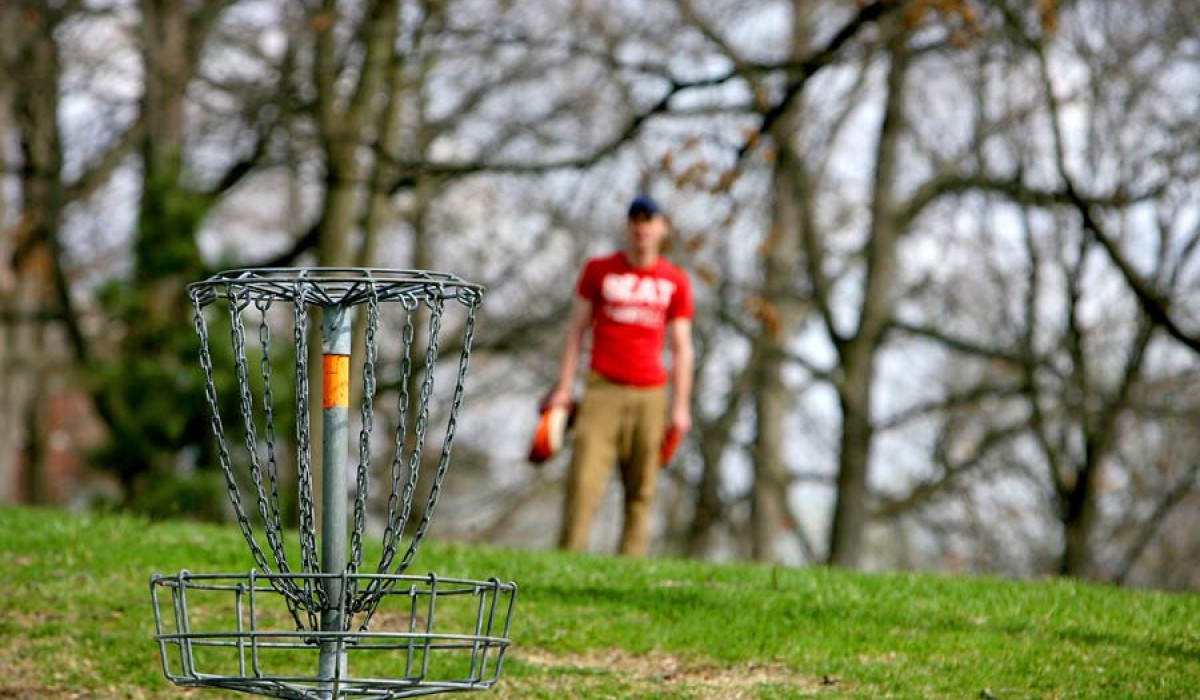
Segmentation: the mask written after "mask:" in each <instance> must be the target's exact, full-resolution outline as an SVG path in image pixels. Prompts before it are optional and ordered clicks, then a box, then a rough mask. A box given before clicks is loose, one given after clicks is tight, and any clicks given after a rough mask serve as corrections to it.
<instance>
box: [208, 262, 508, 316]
mask: <svg viewBox="0 0 1200 700" xmlns="http://www.w3.org/2000/svg"><path fill="white" fill-rule="evenodd" d="M187 290H188V296H189V297H191V298H192V299H193V300H194V301H195V302H196V303H198V304H199V305H200V306H205V305H207V304H210V303H212V302H213V301H216V300H217V299H223V298H224V299H228V298H230V297H231V296H236V297H238V298H242V299H247V300H250V301H257V300H267V301H271V302H274V301H287V302H293V303H296V302H303V303H306V304H310V305H315V306H353V305H356V304H363V303H366V302H367V301H369V300H371V299H372V298H373V299H375V300H376V301H380V302H387V301H398V300H404V301H412V300H413V299H421V300H435V299H440V300H454V301H458V302H460V303H462V304H463V305H465V306H468V307H471V308H475V307H478V306H479V304H480V303H481V301H482V299H483V292H484V287H483V286H482V285H479V284H474V283H471V282H467V281H466V280H463V279H462V278H460V277H457V276H455V275H452V274H448V273H444V272H430V271H427V270H401V269H389V268H368V267H308V268H268V267H261V268H242V269H235V270H225V271H223V272H218V273H216V274H214V275H212V276H211V277H209V278H208V279H205V280H202V281H200V282H193V283H191V284H189V285H188V286H187Z"/></svg>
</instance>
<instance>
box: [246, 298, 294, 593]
mask: <svg viewBox="0 0 1200 700" xmlns="http://www.w3.org/2000/svg"><path fill="white" fill-rule="evenodd" d="M254 308H256V309H258V344H259V346H260V349H261V353H262V354H261V357H260V360H259V373H260V374H262V381H263V401H262V403H263V418H264V437H265V439H266V442H267V463H266V472H267V479H268V481H269V483H270V487H271V490H270V496H269V498H268V503H269V505H270V507H271V513H270V519H269V520H266V522H267V523H268V527H267V533H268V536H269V535H270V534H271V533H274V537H269V540H268V541H269V542H270V544H271V547H272V554H274V555H275V564H276V565H277V566H278V567H279V571H280V573H291V569H290V568H289V567H288V562H287V554H286V552H285V550H284V546H283V513H282V510H283V509H282V508H281V507H280V502H279V457H278V454H277V451H276V449H275V392H274V390H273V388H272V386H271V327H270V325H268V323H267V312H268V311H269V310H270V309H271V299H270V298H269V297H259V298H257V299H255V300H254ZM264 519H265V515H264Z"/></svg>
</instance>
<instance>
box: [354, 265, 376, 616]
mask: <svg viewBox="0 0 1200 700" xmlns="http://www.w3.org/2000/svg"><path fill="white" fill-rule="evenodd" d="M378 327H379V294H378V291H377V290H376V289H375V285H374V284H372V285H371V290H370V296H368V298H367V328H366V338H365V343H364V344H365V346H366V347H365V350H366V359H365V360H364V361H363V396H362V411H361V417H362V427H361V429H360V430H359V433H358V480H357V485H356V487H357V494H356V496H355V499H354V529H353V531H352V533H351V535H350V561H349V563H348V564H347V569H346V570H347V571H348V572H349V573H351V574H355V573H358V569H359V566H360V565H361V564H362V559H363V548H362V535H363V532H364V531H365V530H366V527H367V499H368V496H369V494H368V488H369V476H370V468H371V432H372V431H373V430H374V429H375V420H374V415H375V410H374V403H373V402H374V398H375V384H376V382H375V362H376V360H377V359H378V356H379V350H378V347H377V345H376V337H375V336H376V330H377V329H378ZM350 581H351V584H350V590H348V591H347V592H346V599H347V600H351V599H353V598H354V597H356V594H357V592H358V579H357V578H352V579H350ZM346 620H347V623H348V622H349V616H347V617H346Z"/></svg>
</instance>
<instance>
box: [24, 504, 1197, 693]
mask: <svg viewBox="0 0 1200 700" xmlns="http://www.w3.org/2000/svg"><path fill="white" fill-rule="evenodd" d="M0 533H2V534H0V586H2V588H0V699H5V700H8V699H14V700H15V699H21V700H26V699H29V700H67V699H76V698H80V699H91V698H103V699H129V700H134V699H136V700H166V699H167V698H172V699H179V698H186V699H189V700H204V699H209V700H231V699H233V698H249V697H252V696H249V695H243V694H237V693H226V692H223V691H214V690H208V689H204V690H184V689H180V688H176V687H175V686H173V685H171V684H169V683H168V682H167V681H166V680H165V679H164V678H163V677H162V674H161V668H160V666H159V662H158V659H157V647H156V645H155V644H154V643H153V641H152V636H153V629H154V624H153V617H152V612H151V608H150V603H149V592H148V583H147V582H148V579H149V577H150V575H151V574H152V573H155V572H160V573H175V572H177V571H178V570H180V569H184V568H186V569H189V570H191V571H195V572H245V571H247V570H248V569H249V568H250V567H251V560H250V556H249V554H248V553H247V551H246V547H245V543H244V542H243V541H242V539H241V535H240V533H239V531H238V530H237V529H236V528H232V527H217V526H211V525H198V524H193V523H186V522H167V523H160V522H149V521H146V520H140V519H136V518H130V517H124V516H100V515H84V516H78V515H68V514H64V513H61V512H57V511H47V510H37V509H26V508H0ZM428 571H435V572H437V573H438V574H439V575H443V576H462V577H467V578H476V579H483V578H488V577H490V576H493V575H494V576H497V577H499V578H501V579H502V580H515V581H517V583H518V584H519V585H520V596H519V599H518V601H517V606H516V613H515V617H514V622H513V629H512V637H513V640H514V646H513V648H512V649H511V651H510V653H509V656H508V657H507V659H506V661H505V665H504V675H503V677H502V679H501V681H500V683H499V684H498V685H497V686H496V687H495V688H494V689H492V690H490V691H486V692H485V693H483V694H482V695H477V697H480V698H495V699H497V700H499V699H515V698H720V699H725V698H764V699H765V698H809V697H815V698H830V699H833V698H836V699H838V700H842V699H850V698H856V699H864V700H865V699H867V698H870V699H872V700H874V699H877V698H913V699H918V698H919V699H926V698H984V699H991V698H998V699H1000V700H1017V699H1019V698H1025V699H1033V698H1037V699H1049V698H1095V699H1097V700H1099V699H1104V700H1111V699H1115V698H1155V699H1159V698H1187V699H1189V700H1194V699H1196V698H1200V596H1197V595H1168V594H1162V593H1152V592H1145V591H1132V590H1122V589H1115V588H1109V587H1102V586H1094V585H1085V584H1080V583H1076V582H1071V581H1059V580H1050V581H1044V582H1037V583H1017V582H1008V581H999V580H991V579H978V578H952V577H945V576H932V575H912V574H887V575H866V574H855V573H849V572H843V571H836V570H828V569H823V568H808V569H781V568H772V567H765V566H755V565H708V564H700V563H695V562H687V561H677V560H662V559H650V560H646V561H631V560H625V559H617V558H611V557H595V556H579V555H565V554H560V553H556V552H543V551H515V550H504V549H494V548H478V547H465V546H459V545H449V544H442V543H436V542H431V543H428V544H427V546H425V547H424V548H423V549H422V550H421V553H420V555H419V556H418V557H417V559H416V565H415V566H414V567H413V570H412V571H410V573H419V574H424V573H426V572H428Z"/></svg>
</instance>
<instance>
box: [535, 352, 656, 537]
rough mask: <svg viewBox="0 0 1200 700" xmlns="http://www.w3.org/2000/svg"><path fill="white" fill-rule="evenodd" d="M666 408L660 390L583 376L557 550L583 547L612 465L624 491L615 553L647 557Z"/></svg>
mask: <svg viewBox="0 0 1200 700" xmlns="http://www.w3.org/2000/svg"><path fill="white" fill-rule="evenodd" d="M666 408H667V391H666V388H665V387H661V386H658V387H634V386H624V385H621V384H614V383H612V382H609V381H607V380H605V379H604V378H602V377H601V376H599V375H598V374H596V373H594V372H593V373H591V374H590V375H588V380H587V390H586V392H585V393H584V396H583V401H582V402H581V403H580V404H579V411H578V413H577V414H576V417H575V442H574V447H573V451H572V453H571V466H570V470H569V471H568V473H567V488H566V499H565V502H564V504H563V520H562V530H561V532H560V533H559V540H558V544H559V547H561V548H563V549H569V550H576V551H583V550H586V549H587V548H588V541H589V539H590V537H591V531H592V520H593V519H594V518H595V515H596V509H597V507H598V506H599V505H600V502H601V500H603V498H604V492H605V490H606V489H607V487H608V480H609V477H610V476H611V475H612V468H613V465H614V464H615V465H617V466H618V468H619V470H620V474H621V484H622V486H623V487H624V492H625V521H624V525H623V528H622V532H621V548H620V552H621V554H625V555H631V556H643V555H645V554H646V552H647V550H648V549H649V546H650V520H651V515H652V514H653V506H654V489H655V485H656V484H657V482H658V471H659V468H660V467H659V463H658V457H659V449H660V447H661V445H662V440H663V434H664V432H665V430H666Z"/></svg>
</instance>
